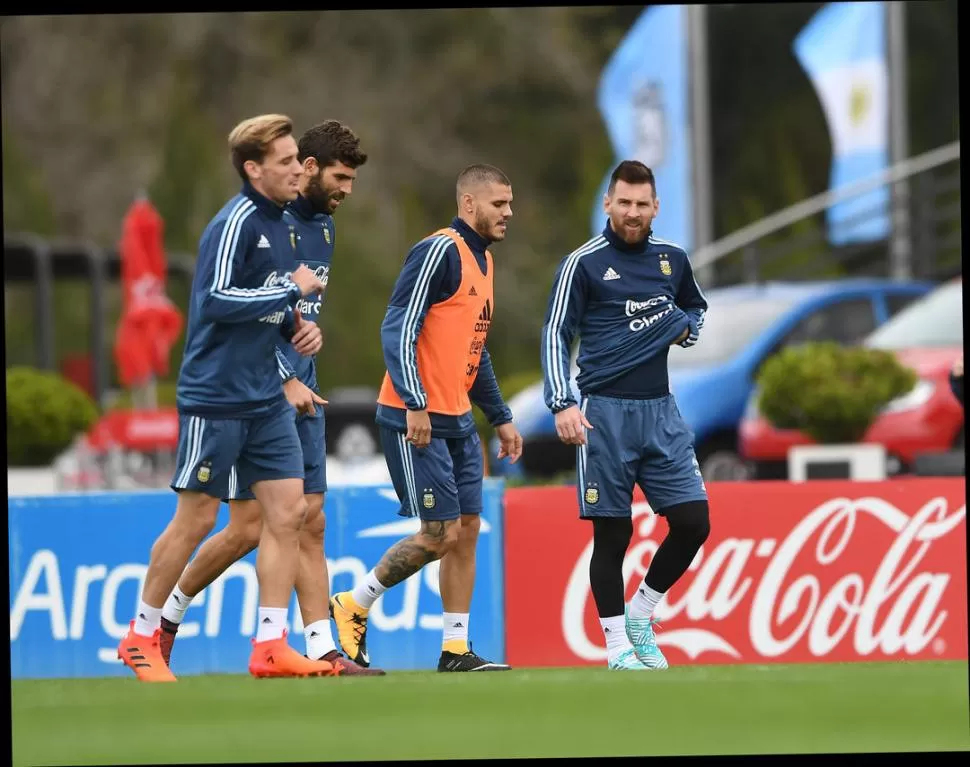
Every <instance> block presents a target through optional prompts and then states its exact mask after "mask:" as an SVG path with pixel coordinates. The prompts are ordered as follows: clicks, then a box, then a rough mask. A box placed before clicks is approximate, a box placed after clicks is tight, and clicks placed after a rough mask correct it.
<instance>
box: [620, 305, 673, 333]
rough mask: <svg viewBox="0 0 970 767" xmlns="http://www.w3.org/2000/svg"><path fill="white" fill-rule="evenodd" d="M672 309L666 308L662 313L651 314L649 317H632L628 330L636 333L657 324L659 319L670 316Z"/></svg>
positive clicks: (670, 307) (671, 307)
mask: <svg viewBox="0 0 970 767" xmlns="http://www.w3.org/2000/svg"><path fill="white" fill-rule="evenodd" d="M673 311H674V307H673V306H672V305H671V306H668V307H667V308H666V309H664V310H663V311H662V312H657V313H656V314H651V315H650V316H649V317H634V318H633V319H632V320H630V330H632V331H633V332H634V333H637V332H639V331H641V330H644V329H645V328H649V327H650V326H651V325H653V324H654V323H656V322H658V321H659V320H660V318H661V317H666V316H667V315H668V314H672V313H673Z"/></svg>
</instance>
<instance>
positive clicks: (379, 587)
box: [351, 570, 387, 610]
mask: <svg viewBox="0 0 970 767" xmlns="http://www.w3.org/2000/svg"><path fill="white" fill-rule="evenodd" d="M385 591H387V586H385V585H384V584H383V583H381V582H380V581H379V580H377V576H376V575H375V574H374V571H373V570H371V571H370V572H369V573H367V575H365V576H364V580H362V581H361V582H360V583H358V584H357V585H356V586H354V590H353V591H352V592H351V596H352V597H353V598H354V601H355V602H356V603H357V604H359V605H360V606H361V607H363V608H364V609H365V610H369V609H370V608H371V607H373V605H374V602H376V601H377V598H378V597H379V596H380V595H381V594H383V593H384V592H385Z"/></svg>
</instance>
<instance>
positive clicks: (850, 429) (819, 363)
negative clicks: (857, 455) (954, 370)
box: [758, 343, 917, 444]
mask: <svg viewBox="0 0 970 767" xmlns="http://www.w3.org/2000/svg"><path fill="white" fill-rule="evenodd" d="M916 382H917V376H916V374H915V373H914V372H913V371H912V370H910V369H909V368H907V367H905V366H904V365H902V364H901V363H900V362H899V361H898V360H897V359H896V357H895V356H894V355H893V354H892V353H891V352H887V351H884V350H881V349H869V348H866V347H862V346H852V347H848V346H840V345H838V344H834V343H809V344H802V345H799V346H794V347H789V348H788V349H785V350H784V351H782V352H781V353H779V354H777V355H776V356H774V357H772V358H771V359H769V360H768V361H767V362H766V363H765V364H764V366H763V367H762V369H761V371H760V373H759V375H758V384H759V385H760V387H761V394H760V396H759V401H758V408H759V409H760V411H761V412H762V413H763V414H764V416H765V418H767V419H768V421H769V422H770V423H772V424H773V425H774V426H775V427H776V428H779V429H797V430H799V431H801V432H804V433H805V434H807V435H808V436H810V437H811V438H812V439H814V440H815V441H816V442H819V443H822V444H836V443H853V442H859V441H860V440H861V439H862V438H863V436H865V433H866V431H867V430H868V428H869V426H870V425H871V424H872V422H873V421H874V420H875V419H876V418H877V417H878V415H879V411H880V410H881V409H882V408H883V407H884V406H885V405H886V404H888V403H889V402H890V401H892V400H894V399H896V398H897V397H900V396H902V395H903V394H906V393H907V392H909V391H910V390H912V388H913V387H914V386H915V385H916Z"/></svg>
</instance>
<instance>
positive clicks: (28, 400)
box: [7, 367, 98, 466]
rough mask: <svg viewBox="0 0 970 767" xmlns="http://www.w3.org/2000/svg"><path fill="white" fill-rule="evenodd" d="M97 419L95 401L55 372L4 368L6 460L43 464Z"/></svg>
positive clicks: (23, 463)
mask: <svg viewBox="0 0 970 767" xmlns="http://www.w3.org/2000/svg"><path fill="white" fill-rule="evenodd" d="M97 419H98V409H97V407H96V406H95V404H94V400H92V399H91V397H89V396H88V395H87V393H86V392H84V391H83V390H81V389H79V388H78V387H77V386H75V385H74V384H73V383H71V382H70V381H68V380H66V379H64V378H62V377H61V376H59V375H58V374H57V373H49V372H46V371H43V370H36V369H34V368H29V367H14V368H10V369H9V370H7V463H8V465H10V466H46V465H48V464H50V463H51V461H53V460H54V458H55V457H56V456H57V455H58V454H59V453H60V452H62V451H63V450H64V449H65V448H67V447H68V446H69V445H70V444H71V442H72V441H73V440H74V438H75V437H76V436H77V435H78V434H81V433H83V432H86V431H87V430H88V429H89V428H90V427H91V426H92V425H93V424H94V423H95V421H96V420H97Z"/></svg>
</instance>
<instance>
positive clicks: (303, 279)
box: [290, 264, 324, 296]
mask: <svg viewBox="0 0 970 767" xmlns="http://www.w3.org/2000/svg"><path fill="white" fill-rule="evenodd" d="M290 279H291V280H292V281H293V282H294V283H296V286H297V287H298V288H299V289H300V295H302V296H308V295H310V294H311V293H322V292H323V290H324V285H323V283H322V282H320V280H318V279H317V276H316V275H315V274H314V273H313V270H312V269H311V268H310V267H308V266H307V265H306V264H300V266H299V267H298V268H297V269H296V271H294V272H292V273H291V274H290Z"/></svg>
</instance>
